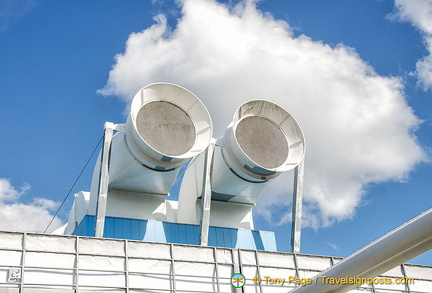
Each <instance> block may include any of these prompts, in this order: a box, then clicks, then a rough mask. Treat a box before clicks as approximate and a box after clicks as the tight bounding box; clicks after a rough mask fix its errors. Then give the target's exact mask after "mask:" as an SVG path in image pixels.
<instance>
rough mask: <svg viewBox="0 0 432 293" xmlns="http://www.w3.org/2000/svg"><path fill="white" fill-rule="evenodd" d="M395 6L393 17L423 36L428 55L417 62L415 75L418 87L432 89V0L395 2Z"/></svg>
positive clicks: (402, 0) (400, 0)
mask: <svg viewBox="0 0 432 293" xmlns="http://www.w3.org/2000/svg"><path fill="white" fill-rule="evenodd" d="M395 6H396V9H397V12H396V14H395V15H394V17H396V18H398V19H399V20H401V21H407V22H410V23H411V24H412V25H413V26H415V27H416V28H418V29H419V30H420V32H421V33H422V35H423V38H424V40H425V45H426V49H427V50H428V52H429V55H427V56H425V57H423V58H422V59H420V60H419V61H418V62H417V64H416V73H417V77H418V80H419V85H420V86H421V87H422V88H423V89H424V90H428V89H432V0H395Z"/></svg>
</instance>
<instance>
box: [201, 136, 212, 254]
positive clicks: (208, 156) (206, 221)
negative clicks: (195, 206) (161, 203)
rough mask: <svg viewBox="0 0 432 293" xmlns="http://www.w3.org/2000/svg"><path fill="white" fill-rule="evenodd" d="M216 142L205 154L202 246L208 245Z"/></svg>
mask: <svg viewBox="0 0 432 293" xmlns="http://www.w3.org/2000/svg"><path fill="white" fill-rule="evenodd" d="M214 147H215V144H214V141H212V142H210V144H209V146H208V147H207V150H206V152H205V160H204V174H203V177H204V178H203V187H202V195H201V218H200V245H203V246H207V245H208V234H209V225H210V205H211V174H210V173H211V168H212V161H213V153H214Z"/></svg>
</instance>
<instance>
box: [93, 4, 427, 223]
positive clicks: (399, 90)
mask: <svg viewBox="0 0 432 293" xmlns="http://www.w3.org/2000/svg"><path fill="white" fill-rule="evenodd" d="M182 14H183V16H182V18H181V19H180V20H179V22H178V25H177V27H176V28H174V29H173V30H172V31H171V30H169V29H168V28H167V21H166V19H165V17H164V16H163V15H159V16H157V17H156V18H155V21H156V23H155V24H154V25H153V26H151V27H150V28H147V29H145V30H143V31H142V32H139V33H133V34H131V35H130V36H129V39H128V41H127V44H126V50H125V52H124V53H123V54H119V55H117V56H116V64H115V65H114V67H113V69H112V70H111V72H110V77H109V80H108V83H107V85H106V86H105V88H104V89H102V90H101V91H100V92H101V93H104V94H106V95H118V96H120V97H121V98H122V99H124V100H126V101H130V99H131V98H132V97H133V96H134V94H135V92H136V91H137V90H139V88H141V87H142V86H144V85H146V84H149V83H152V82H157V81H167V82H173V83H177V84H179V85H182V86H184V87H186V88H188V89H190V90H191V91H192V92H194V93H195V94H196V95H197V96H198V97H200V99H201V100H203V102H204V104H205V105H206V106H207V108H208V109H209V112H210V114H211V116H212V119H213V122H214V128H215V136H216V137H218V136H221V135H222V134H223V131H224V129H225V127H226V126H227V125H228V124H229V123H230V121H231V119H232V115H233V114H234V111H235V109H236V108H237V107H238V106H239V105H240V104H241V103H242V102H244V101H247V100H250V99H256V98H263V99H267V100H270V101H273V102H276V103H278V104H280V105H281V106H283V107H284V108H285V109H287V110H288V111H289V112H290V113H291V114H293V116H294V117H296V119H297V120H298V122H299V124H300V125H301V126H302V128H303V130H304V133H305V136H306V141H307V155H306V168H305V172H306V174H305V194H304V195H305V201H306V205H305V206H304V213H305V217H304V220H303V221H304V223H305V225H306V226H311V227H315V228H316V227H319V226H329V225H331V224H332V223H333V222H334V221H338V220H343V219H347V218H350V217H352V216H353V214H354V212H355V209H356V207H358V206H359V204H361V202H362V195H363V194H364V193H365V187H366V186H367V185H368V184H370V183H374V182H382V181H387V180H403V179H404V178H406V176H407V174H408V173H409V172H410V170H412V169H413V167H414V166H415V165H416V164H417V163H419V162H421V161H423V160H424V159H425V154H424V152H423V150H422V149H421V147H420V146H419V145H418V143H417V142H416V139H415V137H414V135H413V131H414V130H415V129H416V127H417V126H418V125H419V120H418V119H417V117H416V116H415V115H414V114H413V110H412V109H411V108H410V107H409V106H408V105H407V102H406V100H405V96H404V93H403V85H402V82H401V80H400V79H398V78H395V77H385V76H380V75H378V74H376V72H375V71H374V69H373V68H372V67H371V66H369V65H368V64H366V63H365V62H364V61H363V60H362V59H360V57H359V56H358V55H357V54H356V52H355V50H353V49H351V48H348V47H346V46H343V45H338V46H336V47H334V48H332V47H330V46H329V45H327V44H324V43H322V42H316V41H313V40H311V39H310V38H308V37H307V36H304V35H302V36H300V37H294V36H293V34H292V32H291V29H290V27H289V25H288V24H287V23H286V22H284V21H280V20H276V19H274V18H273V17H272V16H271V15H268V14H264V13H262V12H261V11H259V10H258V9H257V8H256V7H255V4H254V2H253V1H246V2H241V3H240V4H238V5H237V6H235V7H234V8H232V9H229V8H227V7H226V6H224V5H222V4H219V3H217V2H215V1H210V0H185V1H184V2H183V8H182ZM167 32H170V33H169V34H168V35H167ZM287 176H288V175H286V176H285V175H284V177H282V178H278V179H276V180H275V182H274V184H271V186H270V188H269V189H268V190H267V191H266V192H265V193H264V194H263V197H262V199H263V200H260V202H259V204H258V206H257V209H256V210H257V212H259V213H261V214H262V215H264V216H266V217H267V218H268V219H271V220H272V221H273V222H275V223H281V222H286V221H289V209H287V208H286V206H288V205H289V204H290V197H291V196H290V195H289V193H290V192H291V190H290V189H291V187H290V185H288V184H287V182H286V181H287V178H288V177H289V176H288V177H287ZM287 188H288V189H289V191H288V192H287V191H286V189H287ZM287 193H288V194H287ZM270 211H271V212H270ZM274 211H277V213H275V212H274ZM276 215H277V218H276Z"/></svg>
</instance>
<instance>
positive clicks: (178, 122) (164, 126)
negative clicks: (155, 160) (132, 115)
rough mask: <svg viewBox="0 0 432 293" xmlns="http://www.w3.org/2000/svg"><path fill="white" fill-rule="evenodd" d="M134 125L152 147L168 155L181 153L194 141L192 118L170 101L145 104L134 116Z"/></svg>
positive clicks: (194, 132) (194, 133)
mask: <svg viewBox="0 0 432 293" xmlns="http://www.w3.org/2000/svg"><path fill="white" fill-rule="evenodd" d="M136 127H137V130H138V133H139V134H140V135H141V137H142V138H143V139H144V140H145V141H146V142H147V143H148V144H149V145H150V146H151V147H152V148H154V149H155V150H157V151H158V152H160V153H162V154H165V155H168V156H179V155H182V154H184V153H186V152H188V151H189V150H190V149H191V148H192V147H193V145H194V143H195V138H196V131H195V126H194V123H193V121H192V119H191V118H190V117H189V115H188V114H187V113H186V112H185V111H183V109H181V108H179V107H177V106H176V105H174V104H172V103H168V102H163V101H155V102H150V103H147V104H145V105H144V106H143V107H141V109H140V110H139V112H138V115H137V117H136Z"/></svg>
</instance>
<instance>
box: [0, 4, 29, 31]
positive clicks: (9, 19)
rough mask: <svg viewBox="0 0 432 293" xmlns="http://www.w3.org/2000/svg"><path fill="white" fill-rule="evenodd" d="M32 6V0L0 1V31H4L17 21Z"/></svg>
mask: <svg viewBox="0 0 432 293" xmlns="http://www.w3.org/2000/svg"><path fill="white" fill-rule="evenodd" d="M34 6H35V1H34V0H2V1H0V31H5V30H7V29H8V28H10V27H11V26H12V25H14V24H16V23H17V22H19V21H20V20H21V19H22V18H23V17H24V15H26V14H27V13H29V12H30V11H31V10H32V9H33V7H34Z"/></svg>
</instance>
